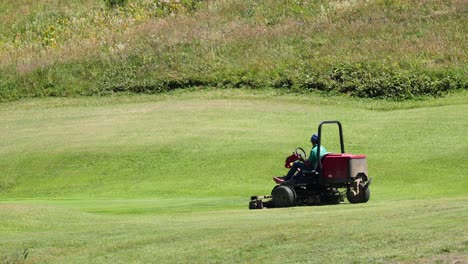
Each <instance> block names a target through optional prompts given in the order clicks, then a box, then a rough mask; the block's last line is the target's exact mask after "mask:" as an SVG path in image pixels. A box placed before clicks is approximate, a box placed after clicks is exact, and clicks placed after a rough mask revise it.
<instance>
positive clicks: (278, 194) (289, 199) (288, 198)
mask: <svg viewBox="0 0 468 264" xmlns="http://www.w3.org/2000/svg"><path fill="white" fill-rule="evenodd" d="M271 195H272V196H273V205H274V206H275V207H291V206H294V205H295V203H296V192H295V191H294V189H293V188H292V187H290V186H286V185H280V186H277V187H276V188H274V189H273V191H272V192H271Z"/></svg>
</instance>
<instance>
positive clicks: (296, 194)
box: [249, 121, 372, 209]
mask: <svg viewBox="0 0 468 264" xmlns="http://www.w3.org/2000/svg"><path fill="white" fill-rule="evenodd" d="M325 124H337V125H338V128H339V134H340V146H341V153H340V154H326V155H322V158H320V157H321V155H320V143H321V135H322V126H323V125H325ZM318 138H319V140H318V147H317V149H318V151H317V160H318V165H317V168H316V169H315V170H311V171H303V173H302V174H303V176H301V177H298V176H295V177H293V178H292V179H291V180H290V181H288V182H283V183H279V184H277V185H276V186H275V187H273V190H272V191H271V195H262V196H252V197H250V203H249V209H262V208H278V207H291V206H297V205H323V204H339V203H341V202H343V201H344V197H345V196H346V198H347V199H348V201H349V202H350V203H366V202H367V201H369V198H370V189H369V185H370V184H371V182H372V177H369V176H368V172H367V160H366V156H365V155H353V154H350V153H345V150H344V143H343V142H344V141H343V129H342V126H341V123H340V122H339V121H323V122H321V123H320V124H319V127H318ZM300 156H302V157H305V151H304V150H303V149H302V148H297V149H296V151H295V152H294V154H293V155H291V156H289V157H288V158H287V159H286V164H285V167H286V168H290V167H291V163H292V162H295V161H296V160H298V159H299V157H300ZM340 189H342V191H340Z"/></svg>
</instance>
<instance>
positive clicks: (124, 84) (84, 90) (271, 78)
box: [0, 62, 467, 102]
mask: <svg viewBox="0 0 468 264" xmlns="http://www.w3.org/2000/svg"><path fill="white" fill-rule="evenodd" d="M88 64H89V65H87V64H86V63H83V64H56V65H52V66H49V67H47V68H39V69H36V70H34V71H32V72H30V73H26V74H19V73H18V72H2V73H0V74H2V76H5V77H6V78H4V79H2V82H1V83H0V101H3V102H4V101H12V100H17V99H21V98H28V97H46V96H52V97H66V96H76V95H85V96H90V95H107V94H113V93H162V92H167V91H171V90H174V89H184V88H190V87H202V86H205V87H217V88H248V89H262V88H267V87H270V88H277V89H282V90H285V91H287V92H294V93H306V92H316V91H320V92H326V93H335V94H347V95H350V96H353V97H360V98H376V99H390V100H408V99H415V98H420V97H426V96H430V97H438V96H442V95H444V94H446V93H447V92H449V91H454V90H461V89H465V90H466V89H467V79H466V75H465V74H463V72H456V71H455V70H453V69H452V70H451V71H449V70H445V71H428V70H420V71H416V70H403V69H399V68H397V67H388V66H384V65H373V64H368V63H357V64H350V63H340V64H337V65H335V66H333V67H331V69H329V70H328V71H323V70H317V69H315V68H314V67H312V66H310V65H309V66H304V65H302V66H301V67H288V68H287V69H286V70H283V71H274V70H270V71H264V72H260V73H258V72H254V71H253V70H252V71H249V70H248V69H245V70H238V71H228V70H220V71H218V72H216V71H215V72H210V73H207V72H200V73H193V72H189V73H183V74H179V75H176V76H164V75H159V76H158V75H157V73H156V72H151V71H149V70H148V69H147V67H146V66H144V65H136V64H132V63H128V64H125V63H122V62H121V63H120V66H119V65H118V64H112V65H113V66H111V65H103V64H102V63H95V62H94V63H88ZM288 69H292V70H288ZM461 71H462V70H461Z"/></svg>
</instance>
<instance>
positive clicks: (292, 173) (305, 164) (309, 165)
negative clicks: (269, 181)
mask: <svg viewBox="0 0 468 264" xmlns="http://www.w3.org/2000/svg"><path fill="white" fill-rule="evenodd" d="M310 142H311V143H312V150H311V151H310V155H309V158H308V159H307V160H304V158H303V157H302V156H299V159H298V160H297V161H295V162H294V163H293V165H292V167H291V169H290V170H289V172H288V174H286V176H283V177H273V180H274V181H275V182H276V183H277V184H281V183H286V182H289V181H290V180H291V179H292V178H293V177H301V176H302V175H303V171H304V170H315V169H316V168H317V163H318V160H317V150H318V143H319V138H318V136H317V135H316V134H313V135H312V137H311V138H310ZM325 154H327V150H326V149H325V147H324V146H322V145H321V146H320V158H322V157H323V156H324V155H325Z"/></svg>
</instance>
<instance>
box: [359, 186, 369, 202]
mask: <svg viewBox="0 0 468 264" xmlns="http://www.w3.org/2000/svg"><path fill="white" fill-rule="evenodd" d="M369 199H370V189H369V187H367V188H366V190H365V191H364V193H363V194H362V199H361V203H367V201H369Z"/></svg>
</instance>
